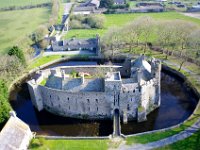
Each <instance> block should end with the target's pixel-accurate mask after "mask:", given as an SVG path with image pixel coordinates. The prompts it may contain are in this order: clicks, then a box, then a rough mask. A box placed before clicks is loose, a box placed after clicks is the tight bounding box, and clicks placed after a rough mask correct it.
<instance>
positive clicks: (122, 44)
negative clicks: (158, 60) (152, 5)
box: [102, 16, 200, 69]
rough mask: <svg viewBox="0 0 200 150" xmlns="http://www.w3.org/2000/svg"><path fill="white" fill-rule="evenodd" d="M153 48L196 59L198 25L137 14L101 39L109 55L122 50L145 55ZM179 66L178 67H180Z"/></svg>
mask: <svg viewBox="0 0 200 150" xmlns="http://www.w3.org/2000/svg"><path fill="white" fill-rule="evenodd" d="M155 47H157V49H158V50H159V51H161V52H162V53H163V54H165V55H166V58H165V59H168V56H169V55H175V56H179V57H181V58H182V64H181V66H182V65H183V63H184V62H186V61H187V60H189V59H193V60H194V61H196V60H198V61H200V27H199V26H198V25H197V24H195V23H191V22H187V21H183V20H163V21H158V20H155V19H153V18H151V17H146V16H145V17H139V18H137V19H136V20H134V21H132V22H130V23H128V24H126V25H125V26H123V27H112V28H110V29H109V30H108V32H107V33H106V34H105V35H104V37H103V38H102V48H103V49H105V50H111V56H114V55H115V54H116V52H119V51H121V50H123V49H125V48H126V49H128V51H129V53H133V54H134V53H135V51H136V50H138V49H140V50H142V51H143V53H144V54H145V53H146V51H147V50H148V49H149V48H150V49H153V48H155ZM181 66H180V69H181Z"/></svg>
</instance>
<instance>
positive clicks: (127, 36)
mask: <svg viewBox="0 0 200 150" xmlns="http://www.w3.org/2000/svg"><path fill="white" fill-rule="evenodd" d="M136 30H137V29H136V28H135V22H131V23H129V24H127V25H126V26H124V27H123V28H122V29H121V36H122V37H123V42H124V43H125V44H127V45H128V46H129V52H132V48H133V46H134V44H135V43H137V39H138V37H137V31H136Z"/></svg>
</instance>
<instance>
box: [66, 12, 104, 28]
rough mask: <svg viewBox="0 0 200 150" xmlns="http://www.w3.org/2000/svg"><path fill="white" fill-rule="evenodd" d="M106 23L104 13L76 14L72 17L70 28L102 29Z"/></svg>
mask: <svg viewBox="0 0 200 150" xmlns="http://www.w3.org/2000/svg"><path fill="white" fill-rule="evenodd" d="M104 23H105V17H104V15H90V16H83V15H76V16H72V17H71V21H70V28H72V29H90V28H97V29H102V28H104Z"/></svg>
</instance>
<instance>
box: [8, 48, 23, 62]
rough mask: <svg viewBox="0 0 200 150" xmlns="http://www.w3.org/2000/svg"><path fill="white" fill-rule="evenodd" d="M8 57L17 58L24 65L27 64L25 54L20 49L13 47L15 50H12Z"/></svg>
mask: <svg viewBox="0 0 200 150" xmlns="http://www.w3.org/2000/svg"><path fill="white" fill-rule="evenodd" d="M8 55H10V56H16V57H17V58H18V59H19V61H20V62H21V63H22V64H23V65H25V64H26V60H25V57H24V53H23V51H22V50H21V49H20V48H19V47H17V46H13V48H11V49H10V50H9V51H8Z"/></svg>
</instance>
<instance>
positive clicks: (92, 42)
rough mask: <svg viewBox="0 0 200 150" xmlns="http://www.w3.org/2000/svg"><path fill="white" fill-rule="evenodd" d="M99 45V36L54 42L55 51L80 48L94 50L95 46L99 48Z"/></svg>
mask: <svg viewBox="0 0 200 150" xmlns="http://www.w3.org/2000/svg"><path fill="white" fill-rule="evenodd" d="M97 47H98V39H97V38H90V39H70V40H64V41H59V42H54V43H53V44H52V48H53V51H58V50H61V51H65V50H80V49H87V50H92V49H93V48H96V49H97Z"/></svg>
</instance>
